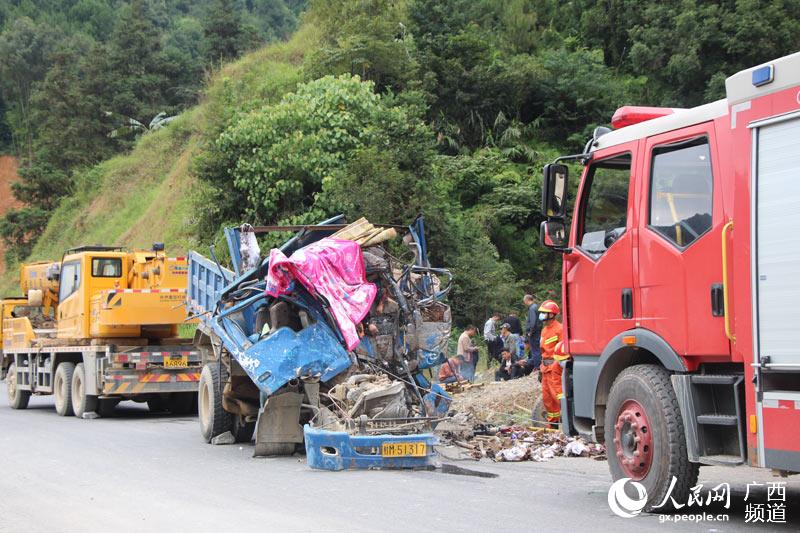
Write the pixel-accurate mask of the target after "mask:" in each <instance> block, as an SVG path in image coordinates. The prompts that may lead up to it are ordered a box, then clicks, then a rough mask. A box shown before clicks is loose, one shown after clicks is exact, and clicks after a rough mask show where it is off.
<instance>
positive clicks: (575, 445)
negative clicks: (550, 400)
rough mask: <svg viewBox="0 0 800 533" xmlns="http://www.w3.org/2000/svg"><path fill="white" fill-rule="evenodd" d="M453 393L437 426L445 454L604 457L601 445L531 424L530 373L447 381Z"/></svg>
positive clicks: (535, 393) (537, 391)
mask: <svg viewBox="0 0 800 533" xmlns="http://www.w3.org/2000/svg"><path fill="white" fill-rule="evenodd" d="M447 390H448V392H450V393H452V394H453V403H452V405H451V413H454V414H453V415H452V416H450V417H449V418H447V419H445V420H443V421H441V422H440V423H439V424H438V425H437V427H436V433H437V434H438V435H439V436H440V438H441V441H442V447H440V452H442V455H444V456H446V457H448V458H450V459H484V458H488V459H492V460H494V461H508V462H517V461H537V462H541V461H548V460H550V459H552V458H553V457H561V456H565V457H593V458H594V459H596V460H604V459H605V447H604V446H603V445H601V444H593V443H586V442H584V441H583V440H582V439H580V438H572V437H568V436H566V435H564V434H563V433H561V431H559V430H557V429H549V428H544V427H538V428H534V427H530V426H531V425H532V423H533V422H532V420H531V410H532V409H533V407H534V404H535V403H536V400H537V399H538V398H539V397H540V396H541V386H540V385H539V381H538V379H537V378H536V376H535V375H530V376H527V377H523V378H519V379H515V380H511V381H499V382H487V383H479V384H474V385H473V384H452V385H448V389H447Z"/></svg>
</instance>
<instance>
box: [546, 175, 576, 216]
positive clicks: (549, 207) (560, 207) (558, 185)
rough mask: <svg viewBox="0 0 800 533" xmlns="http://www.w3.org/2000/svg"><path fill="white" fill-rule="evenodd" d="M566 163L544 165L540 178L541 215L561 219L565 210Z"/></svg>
mask: <svg viewBox="0 0 800 533" xmlns="http://www.w3.org/2000/svg"><path fill="white" fill-rule="evenodd" d="M568 174H569V171H568V169H567V166H566V165H562V164H559V163H551V164H549V165H545V166H544V179H543V180H542V215H544V216H546V217H547V218H548V219H550V218H560V219H563V218H564V216H565V215H566V211H567V176H568Z"/></svg>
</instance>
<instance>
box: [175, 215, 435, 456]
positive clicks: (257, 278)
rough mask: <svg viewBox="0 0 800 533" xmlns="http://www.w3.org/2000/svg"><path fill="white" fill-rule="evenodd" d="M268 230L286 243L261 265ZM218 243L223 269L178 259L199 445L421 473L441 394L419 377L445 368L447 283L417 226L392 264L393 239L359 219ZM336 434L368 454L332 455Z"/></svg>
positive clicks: (245, 233) (247, 231) (337, 450)
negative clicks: (239, 445)
mask: <svg viewBox="0 0 800 533" xmlns="http://www.w3.org/2000/svg"><path fill="white" fill-rule="evenodd" d="M271 230H282V231H286V230H296V231H297V230H299V232H298V233H297V234H296V235H295V236H294V237H293V238H292V239H290V240H289V241H287V242H286V243H285V244H284V245H283V246H282V247H281V248H280V249H275V250H272V252H271V254H270V256H269V257H268V258H266V259H263V260H262V259H261V257H260V251H259V250H258V249H257V245H256V243H255V234H256V233H257V232H259V231H271ZM226 234H227V236H228V243H229V248H230V252H231V253H230V257H231V258H232V262H233V267H234V270H233V271H232V270H228V269H225V268H222V267H221V266H220V265H219V264H217V263H216V262H215V261H212V260H209V259H207V258H205V257H203V256H202V255H200V254H198V253H196V252H190V253H189V285H188V291H187V306H188V308H189V310H190V312H191V313H192V314H194V315H195V316H197V317H198V319H199V321H200V325H199V327H198V335H197V336H196V338H195V342H196V345H197V349H198V350H199V351H201V352H202V353H203V354H204V357H205V362H206V364H205V366H204V369H203V375H202V377H201V383H200V391H199V413H200V426H201V433H202V434H203V437H204V438H205V440H206V441H208V442H211V441H212V440H214V439H215V438H216V437H218V436H219V435H221V434H223V433H226V432H228V431H230V432H231V433H232V434H233V437H234V440H236V441H240V442H241V441H245V442H246V441H250V439H251V438H252V436H253V433H254V432H255V435H256V449H255V453H256V455H280V454H291V453H293V452H294V451H295V449H296V447H297V446H298V445H301V444H302V443H303V442H304V441H305V445H306V449H307V451H308V454H307V457H308V461H309V464H310V465H311V466H312V467H315V468H327V469H338V468H349V467H359V466H380V464H381V463H382V458H385V460H386V461H385V462H384V463H383V466H386V467H389V466H392V465H394V466H398V465H416V466H421V465H423V464H427V463H428V462H429V461H430V460H431V458H432V453H433V449H432V442H433V440H435V438H434V437H433V436H432V435H431V434H430V430H431V428H432V426H433V424H435V422H436V420H437V419H438V417H440V416H442V415H443V414H444V413H446V409H447V405H449V396H447V394H446V393H445V392H444V391H443V390H442V389H440V388H439V387H438V385H432V384H431V383H429V382H428V380H427V379H426V378H425V376H424V375H423V370H425V369H428V368H431V367H433V366H437V365H439V364H441V363H442V362H444V361H445V360H446V355H447V353H446V352H447V341H448V338H449V334H450V322H451V319H450V308H449V306H448V305H447V304H446V303H445V302H444V299H445V296H446V294H447V292H448V291H449V288H450V273H449V272H448V271H447V270H445V269H439V268H432V267H431V266H430V265H429V263H428V252H427V244H426V241H425V237H424V221H423V220H422V219H421V218H420V219H418V220H417V221H415V223H414V224H413V225H412V226H410V227H409V228H408V229H407V232H406V236H405V237H404V239H403V244H402V245H401V246H402V247H404V248H405V249H406V250H407V252H406V255H407V257H408V259H406V260H405V261H400V260H398V259H395V258H394V257H393V256H391V254H390V253H389V246H388V243H389V241H392V240H394V239H396V238H397V229H396V228H395V227H387V226H377V227H376V226H373V225H372V224H370V223H369V222H367V221H366V220H364V219H361V220H359V221H357V222H356V223H354V224H350V225H347V224H345V223H344V222H343V217H341V216H340V217H336V218H334V219H331V220H327V221H325V222H322V223H321V224H319V225H316V226H303V227H274V228H269V227H268V228H252V227H249V226H243V227H242V228H229V229H226ZM396 244H399V243H396ZM401 249H402V248H401ZM245 263H249V264H248V265H247V266H245ZM304 426H305V439H304ZM381 435H391V439H389V438H388V437H387V440H392V441H400V442H401V443H402V442H409V443H413V442H417V443H422V444H420V445H419V446H409V447H407V448H406V447H403V446H389V447H387V448H385V449H384V448H382V446H381V445H375V444H374V443H375V442H377V441H379V440H380V438H381ZM403 435H406V436H407V435H415V438H414V439H410V440H409V439H403V438H402V436H403ZM350 436H352V437H353V438H354V439H356V437H358V438H361V437H364V438H365V439H366V437H367V436H369V437H370V439H371V440H370V439H367V440H368V441H369V442H370V443H372V444H371V445H370V446H368V447H369V448H370V449H369V450H366V449H365V446H366V445H359V444H357V442H356V440H357V439H356V440H354V441H353V442H351V443H343V442H344V441H343V439H344V440H348V439H349V438H350ZM376 439H377V440H376ZM336 442H338V443H343V444H342V446H337V445H335V444H334V443H336ZM365 442H366V441H365ZM309 447H310V448H309ZM354 450H355V452H354ZM352 453H355V454H356V455H359V454H360V455H364V456H365V457H367V456H368V457H369V459H364V458H363V457H359V456H356V455H354V456H350V455H351V454H352ZM332 457H335V458H332ZM390 457H391V460H390ZM404 458H405V459H406V460H405V461H403V460H398V459H404ZM361 459H364V460H363V461H362V460H361Z"/></svg>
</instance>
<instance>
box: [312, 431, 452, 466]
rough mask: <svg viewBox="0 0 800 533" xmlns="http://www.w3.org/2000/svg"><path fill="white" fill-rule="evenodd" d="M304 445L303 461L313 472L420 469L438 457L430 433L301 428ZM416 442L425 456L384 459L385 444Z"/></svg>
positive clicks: (433, 439) (434, 438) (435, 442)
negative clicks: (378, 432) (399, 433)
mask: <svg viewBox="0 0 800 533" xmlns="http://www.w3.org/2000/svg"><path fill="white" fill-rule="evenodd" d="M303 433H304V436H305V442H306V461H307V463H308V466H310V467H311V468H314V469H316V470H347V469H359V468H367V469H374V468H390V469H395V468H420V467H424V466H428V465H431V464H433V462H434V460H435V459H436V457H437V455H436V452H435V450H434V446H436V445H437V444H439V439H438V438H437V437H436V436H435V435H433V434H431V433H420V434H414V435H369V436H368V435H350V434H348V433H346V432H344V431H325V430H323V429H316V428H312V427H311V426H310V425H308V424H306V425H305V426H304V427H303ZM405 443H418V444H422V445H424V449H425V453H424V455H421V456H418V457H411V456H403V457H385V456H383V455H382V450H383V445H384V444H405Z"/></svg>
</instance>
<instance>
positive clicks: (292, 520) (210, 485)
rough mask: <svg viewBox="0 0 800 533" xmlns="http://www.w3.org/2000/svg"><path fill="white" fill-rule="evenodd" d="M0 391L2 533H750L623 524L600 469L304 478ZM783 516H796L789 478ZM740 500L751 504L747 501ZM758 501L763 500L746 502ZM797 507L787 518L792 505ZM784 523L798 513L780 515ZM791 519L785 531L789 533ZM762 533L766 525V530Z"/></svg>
mask: <svg viewBox="0 0 800 533" xmlns="http://www.w3.org/2000/svg"><path fill="white" fill-rule="evenodd" d="M5 398H6V393H5V386H4V385H2V386H0V531H13V532H18V531H25V532H38V531H48V532H51V531H57V532H82V533H89V532H95V531H97V532H100V531H114V532H125V531H135V532H143V531H168V530H172V531H191V532H202V531H214V532H219V531H226V532H227V531H234V532H247V531H258V532H260V533H263V532H264V531H320V530H322V531H333V532H336V531H348V532H357V531H413V530H434V531H503V532H507V531H609V530H612V529H613V530H616V531H637V532H641V531H665V530H666V529H667V528H669V529H670V530H675V529H678V530H682V531H749V530H752V529H756V527H755V526H753V525H752V524H748V523H745V520H744V516H745V512H744V508H743V507H742V506H741V505H736V504H734V506H733V508H732V509H730V510H729V511H726V512H727V513H728V515H729V517H730V519H729V521H728V522H724V523H723V522H703V523H700V524H696V523H678V524H675V523H670V524H666V523H661V519H660V517H659V516H657V515H646V516H642V515H640V516H637V517H634V518H630V519H625V518H620V517H617V516H616V515H614V514H613V513H612V512H611V510H610V509H609V506H608V504H607V493H608V488H609V486H610V481H609V476H608V471H607V465H606V463H605V462H601V461H595V460H592V459H585V458H556V459H553V460H552V461H549V462H546V463H530V462H527V463H491V462H488V461H482V462H480V463H476V462H464V461H460V462H459V463H458V465H459V466H461V467H465V468H469V469H473V470H480V471H485V472H493V473H496V474H498V477H496V478H488V479H487V478H480V477H474V476H468V475H467V476H465V475H452V474H442V473H438V472H409V471H345V472H321V471H313V470H310V469H309V468H308V467H307V466H306V463H305V458H304V457H302V456H295V457H285V458H267V459H264V458H260V459H254V458H252V457H251V456H252V452H253V447H252V446H251V445H248V446H241V445H230V446H210V445H207V444H205V443H204V442H203V441H202V440H201V438H200V434H199V430H198V425H197V421H196V420H195V419H194V418H175V417H171V416H168V415H152V414H150V413H148V412H147V410H146V409H145V408H143V407H141V406H139V405H137V404H133V403H130V402H126V403H123V404H120V406H119V407H118V414H117V416H116V417H115V418H108V419H96V420H79V419H77V418H75V417H69V418H62V417H59V416H57V415H56V413H55V411H54V409H53V402H52V397H45V398H33V399H32V400H31V404H30V407H29V408H28V410H26V411H14V410H12V409H11V408H10V407H8V405H7V402H6V400H5ZM776 480H779V478H775V477H773V476H772V474H771V473H770V472H769V471H764V470H757V469H751V468H738V469H726V468H717V467H714V468H711V467H707V468H703V469H702V470H701V474H700V482H701V483H703V484H704V485H705V486H706V487H710V486H713V485H717V484H718V483H721V482H729V483H731V484H732V487H733V491H732V492H733V493H734V496H735V497H734V500H736V498H738V499H741V497H742V495H743V494H744V491H745V488H746V485H747V483H748V482H752V481H758V482H761V483H767V482H770V481H776ZM788 481H789V483H788V489H787V494H786V501H787V504H786V508H787V510H788V511H789V513H790V515H792V514H793V515H797V514H798V513H797V511H800V479H798V477H794V478H789V479H788ZM751 497H752V496H751ZM758 497H759V498H760V499H759V500H758V501H760V502H766V493H764V492H762V493H760V494H759V495H758ZM793 506H794V507H797V508H798V509H795V512H794V513H792V509H793ZM789 518H790V520H792V519H794V518H796V516H790V517H789ZM798 524H800V522H793V525H787V526H785V527H786V530H792V531H797V530H800V526H799V525H798ZM770 528H771V529H774V528H775V526H770Z"/></svg>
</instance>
